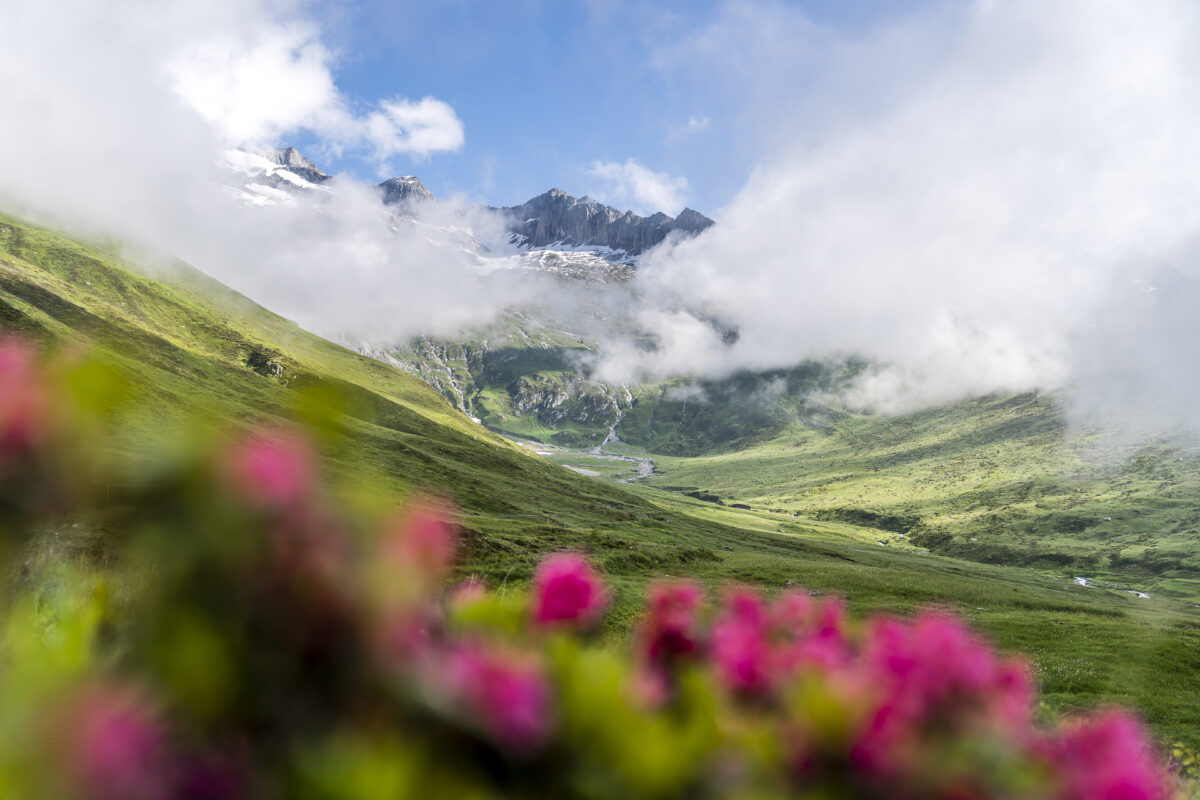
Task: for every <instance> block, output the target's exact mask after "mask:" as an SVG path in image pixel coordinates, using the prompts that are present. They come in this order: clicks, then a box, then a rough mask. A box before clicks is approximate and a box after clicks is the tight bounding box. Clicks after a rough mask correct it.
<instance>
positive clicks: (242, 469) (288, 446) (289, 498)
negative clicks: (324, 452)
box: [225, 429, 316, 511]
mask: <svg viewBox="0 0 1200 800" xmlns="http://www.w3.org/2000/svg"><path fill="white" fill-rule="evenodd" d="M225 473H226V477H227V479H228V480H229V481H230V482H231V484H232V485H233V488H234V490H235V491H236V492H237V493H238V494H239V495H241V496H242V498H243V499H245V500H246V501H248V502H249V503H251V504H252V505H254V506H256V507H258V508H261V509H264V510H270V511H283V510H286V509H288V508H290V507H292V506H294V505H296V504H297V503H299V502H300V501H301V500H303V499H304V498H305V496H306V495H307V494H308V493H309V492H310V491H311V490H312V489H313V487H314V485H315V483H316V470H315V467H314V465H313V452H312V447H311V446H310V445H309V443H308V442H307V441H305V440H304V439H303V438H301V437H300V436H299V435H297V434H294V433H291V432H288V431H284V430H278V429H263V430H258V431H254V432H252V433H250V434H249V435H248V436H246V437H245V438H244V439H242V440H241V441H240V442H238V443H237V444H235V445H234V447H233V448H232V450H230V452H229V453H228V454H227V456H226V459H225Z"/></svg>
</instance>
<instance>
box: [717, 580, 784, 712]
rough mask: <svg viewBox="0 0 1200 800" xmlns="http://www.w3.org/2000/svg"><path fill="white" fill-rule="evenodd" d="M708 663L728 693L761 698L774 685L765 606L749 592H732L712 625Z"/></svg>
mask: <svg viewBox="0 0 1200 800" xmlns="http://www.w3.org/2000/svg"><path fill="white" fill-rule="evenodd" d="M712 660H713V664H714V666H715V667H716V669H717V676H718V677H719V678H720V679H721V682H722V683H724V684H725V686H726V688H728V689H729V690H730V691H733V692H737V693H739V694H745V695H763V694H766V693H767V692H769V691H770V690H771V688H772V686H773V684H774V677H775V676H774V675H773V674H772V670H771V663H772V661H773V659H772V653H771V643H770V639H769V630H768V614H767V607H766V606H765V605H763V602H762V600H761V599H760V598H759V596H758V595H757V594H756V593H755V592H753V591H751V590H749V589H734V590H732V591H730V592H729V593H728V595H726V597H725V609H724V611H723V612H722V614H721V616H720V617H719V618H718V619H717V621H716V623H715V624H714V625H713V631H712Z"/></svg>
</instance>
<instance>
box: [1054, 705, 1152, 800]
mask: <svg viewBox="0 0 1200 800" xmlns="http://www.w3.org/2000/svg"><path fill="white" fill-rule="evenodd" d="M1047 749H1048V754H1049V755H1050V758H1051V762H1052V766H1053V769H1054V771H1055V772H1056V773H1057V774H1058V777H1059V779H1060V781H1061V782H1062V790H1061V792H1060V793H1059V794H1058V795H1056V797H1057V800H1167V798H1169V797H1170V796H1171V792H1170V789H1169V787H1168V786H1167V784H1166V781H1165V780H1164V779H1163V769H1162V766H1161V765H1160V764H1159V763H1158V761H1157V760H1156V759H1155V757H1154V753H1153V751H1152V750H1151V748H1150V743H1149V742H1148V741H1147V739H1146V734H1145V732H1144V731H1143V730H1142V727H1141V725H1139V724H1138V723H1137V722H1136V721H1135V720H1134V719H1132V718H1131V717H1130V716H1129V715H1127V714H1124V713H1121V712H1119V711H1110V712H1107V713H1105V714H1102V715H1100V716H1097V717H1094V718H1092V719H1088V720H1084V721H1081V722H1079V723H1076V724H1075V725H1074V726H1073V727H1070V728H1068V729H1067V730H1065V731H1064V732H1063V733H1062V734H1061V735H1060V736H1059V737H1058V739H1057V741H1055V742H1052V743H1051V744H1050V745H1049V746H1048V748H1047Z"/></svg>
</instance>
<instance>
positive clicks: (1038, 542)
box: [650, 395, 1200, 602]
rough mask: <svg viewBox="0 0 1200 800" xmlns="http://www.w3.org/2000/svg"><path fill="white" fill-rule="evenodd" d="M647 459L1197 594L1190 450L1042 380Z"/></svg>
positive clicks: (957, 551)
mask: <svg viewBox="0 0 1200 800" xmlns="http://www.w3.org/2000/svg"><path fill="white" fill-rule="evenodd" d="M656 464H657V466H658V470H659V471H658V473H657V474H656V475H654V476H653V477H652V478H651V479H650V482H651V483H652V484H653V485H656V486H659V487H661V488H669V489H671V490H674V491H684V492H688V491H690V492H696V491H704V492H707V493H709V494H711V495H713V496H714V498H715V499H719V500H720V501H722V502H725V503H741V504H745V505H750V506H751V507H754V508H762V509H771V510H774V511H776V512H777V513H782V514H787V515H793V514H794V515H799V516H802V517H812V518H818V519H827V520H840V521H844V522H849V523H853V524H858V525H867V526H871V527H876V528H880V529H884V530H888V531H891V532H895V533H901V534H905V535H906V536H907V537H908V538H909V540H910V541H912V542H914V543H916V544H919V545H922V546H925V547H929V548H931V549H933V550H935V551H937V552H939V553H944V554H948V555H955V556H961V557H965V558H970V559H973V560H978V561H983V562H987V563H993V564H1003V565H1027V566H1035V567H1040V568H1046V569H1055V570H1059V571H1061V573H1062V574H1063V575H1067V576H1082V577H1087V578H1091V579H1093V581H1095V582H1107V583H1110V584H1113V585H1118V586H1121V587H1124V588H1128V589H1138V590H1141V591H1144V592H1150V593H1152V594H1163V595H1167V596H1172V597H1176V598H1178V599H1181V600H1187V601H1190V602H1196V601H1200V580H1198V579H1200V548H1198V545H1200V510H1198V508H1197V501H1198V500H1200V464H1198V463H1197V453H1196V452H1195V450H1193V449H1191V448H1188V447H1185V446H1183V445H1181V444H1179V443H1176V442H1171V441H1159V442H1147V443H1143V444H1141V445H1138V446H1136V447H1129V446H1128V445H1122V446H1120V447H1118V446H1116V445H1114V444H1113V443H1112V442H1111V441H1108V440H1106V439H1105V438H1104V437H1103V436H1102V435H1101V434H1100V433H1097V432H1094V431H1091V432H1089V431H1075V430H1071V429H1070V428H1069V427H1068V426H1067V424H1066V423H1065V422H1064V420H1063V418H1062V412H1061V410H1060V407H1059V405H1058V403H1057V402H1056V398H1054V397H1053V396H1043V397H1038V396H1033V395H1024V396H1017V397H1006V398H986V399H980V400H975V401H970V402H966V403H960V404H957V405H954V406H949V407H944V408H938V409H931V410H927V411H922V412H920V413H916V414H911V415H908V416H902V417H882V416H880V417H876V416H863V415H844V416H842V417H841V418H840V419H838V420H837V421H836V423H834V424H830V425H827V426H824V427H814V426H811V425H805V424H799V423H797V424H793V425H791V426H789V427H788V428H787V429H786V430H784V431H782V432H780V433H779V434H777V435H775V436H774V437H773V438H771V439H770V440H769V441H766V442H761V443H757V444H755V445H753V446H750V447H746V448H742V449H739V450H727V451H723V452H711V453H708V454H706V455H702V456H699V457H694V458H672V457H660V458H656Z"/></svg>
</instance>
